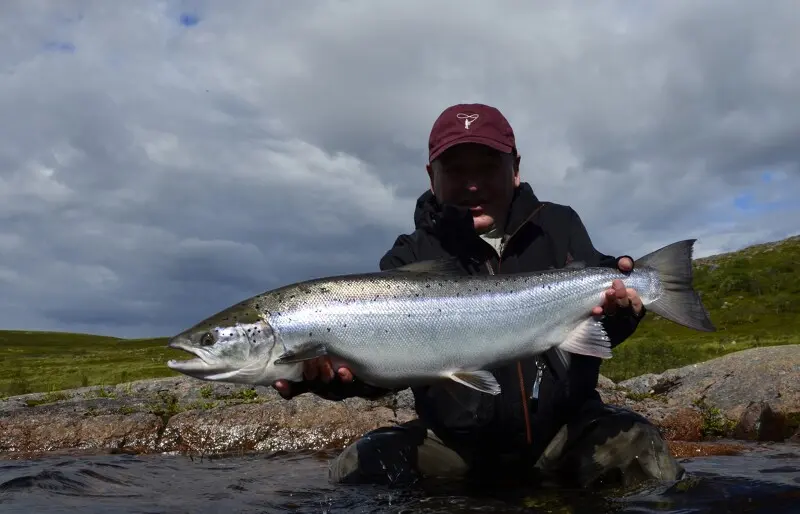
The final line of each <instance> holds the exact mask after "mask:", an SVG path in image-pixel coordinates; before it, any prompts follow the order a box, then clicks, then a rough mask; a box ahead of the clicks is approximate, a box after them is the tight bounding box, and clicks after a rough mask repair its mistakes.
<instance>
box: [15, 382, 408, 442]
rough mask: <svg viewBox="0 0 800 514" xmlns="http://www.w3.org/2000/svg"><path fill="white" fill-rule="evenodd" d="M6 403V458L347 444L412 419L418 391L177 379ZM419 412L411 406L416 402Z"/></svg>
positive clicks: (32, 397)
mask: <svg viewBox="0 0 800 514" xmlns="http://www.w3.org/2000/svg"><path fill="white" fill-rule="evenodd" d="M1 403H2V406H1V407H0V454H5V455H8V454H12V453H22V454H25V455H33V454H39V453H43V452H51V451H57V450H65V449H97V450H114V451H129V452H139V453H147V452H161V451H167V452H171V451H181V452H193V453H200V454H212V453H213V454H218V453H231V452H247V451H253V450H255V451H272V450H291V449H312V450H313V449H330V448H340V447H342V446H344V445H346V444H348V443H350V442H351V441H353V440H355V439H356V438H358V437H359V436H361V435H362V434H363V433H364V432H367V431H369V430H372V429H374V428H377V427H379V426H383V425H389V424H392V423H397V422H404V421H407V420H409V419H411V417H412V416H413V396H412V395H411V393H410V392H406V391H404V392H402V393H400V394H398V395H395V396H390V397H387V398H384V399H381V400H376V401H368V400H363V399H360V398H353V399H348V400H345V401H342V402H331V401H327V400H323V399H321V398H318V397H317V396H314V395H312V394H305V395H302V396H298V397H296V398H295V399H293V400H292V401H286V400H284V399H282V398H281V397H280V396H279V395H278V394H277V393H276V392H275V391H274V390H273V389H272V388H266V387H256V388H248V387H244V386H236V385H232V384H211V383H205V382H200V381H197V380H193V379H190V378H188V377H177V378H167V379H157V380H143V381H139V382H133V383H130V384H122V385H119V386H116V387H105V388H102V387H89V388H81V389H75V390H72V391H63V392H59V393H58V394H53V393H50V394H30V395H24V396H18V397H14V398H10V399H8V400H7V401H4V402H1ZM409 405H410V406H411V407H412V409H409V408H408V406H409Z"/></svg>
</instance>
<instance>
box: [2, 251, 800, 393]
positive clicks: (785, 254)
mask: <svg viewBox="0 0 800 514" xmlns="http://www.w3.org/2000/svg"><path fill="white" fill-rule="evenodd" d="M695 267H696V277H695V281H696V285H697V289H698V291H700V293H701V294H702V296H703V301H704V303H705V305H706V307H707V308H708V309H709V311H710V313H711V319H712V321H713V322H714V324H715V325H716V326H717V329H718V331H717V332H715V333H702V332H696V331H694V330H690V329H687V328H684V327H681V326H678V325H675V324H674V323H671V322H668V321H666V320H663V319H658V317H657V316H654V315H652V314H650V315H648V317H647V318H645V320H644V321H643V322H642V323H641V325H640V327H639V329H638V330H637V332H636V334H634V336H633V337H631V338H630V339H628V340H627V341H625V343H623V344H622V345H621V346H619V347H618V348H617V349H616V350H615V352H614V358H613V359H610V360H608V361H606V362H604V363H603V366H602V369H601V371H602V373H603V374H605V375H606V376H608V377H609V378H611V379H612V380H615V381H618V380H622V379H625V378H629V377H632V376H636V375H640V374H642V373H648V372H654V373H657V372H661V371H663V370H665V369H668V368H672V367H677V366H683V365H686V364H691V363H694V362H700V361H704V360H708V359H712V358H714V357H719V356H721V355H724V354H726V353H730V352H734V351H737V350H744V349H747V348H752V347H755V346H770V345H777V344H792V343H795V344H796V343H800V237H793V238H789V239H785V240H783V241H778V242H774V243H767V244H762V245H757V246H752V247H749V248H745V249H743V250H740V251H737V252H732V253H728V254H722V255H717V256H713V257H708V258H704V259H698V260H696V261H695ZM165 343H166V339H165V338H157V339H141V340H129V339H118V338H113V337H103V336H95V335H86V334H70V333H58V332H29V331H0V369H2V371H3V372H2V373H1V374H0V397H2V396H8V395H14V394H24V393H28V392H40V391H53V390H59V389H67V388H73V387H82V386H90V385H110V384H116V383H120V382H127V381H129V380H138V379H142V378H155V377H163V376H173V375H176V373H175V372H172V371H171V370H170V369H168V368H167V367H166V361H167V360H168V359H170V358H175V357H177V358H185V356H186V355H185V354H184V353H183V352H179V351H177V350H170V349H168V348H166V347H165Z"/></svg>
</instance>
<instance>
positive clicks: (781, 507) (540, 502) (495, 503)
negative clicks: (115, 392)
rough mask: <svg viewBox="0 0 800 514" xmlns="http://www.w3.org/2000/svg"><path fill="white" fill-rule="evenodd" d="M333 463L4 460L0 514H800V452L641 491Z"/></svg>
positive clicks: (703, 471)
mask: <svg viewBox="0 0 800 514" xmlns="http://www.w3.org/2000/svg"><path fill="white" fill-rule="evenodd" d="M334 455H335V453H331V452H323V453H308V452H304V453H293V454H286V453H282V454H274V455H255V456H253V455H250V456H237V457H225V458H218V459H212V460H209V459H208V458H204V459H200V458H197V457H194V458H192V457H188V456H177V455H136V456H134V455H95V456H86V457H83V456H57V457H46V458H40V459H32V460H4V461H0V512H3V513H8V514H11V513H17V512H19V513H26V512H48V513H50V512H71V513H75V512H80V513H99V512H120V513H122V512H131V513H133V512H136V513H151V512H152V513H156V512H176V513H177V512H196V513H199V512H224V513H226V514H232V513H236V512H319V513H333V512H352V513H359V512H363V513H367V512H369V513H372V512H418V513H461V512H571V513H578V512H592V513H605V512H618V513H650V512H652V513H655V512H658V513H662V514H663V513H671V514H677V513H681V514H684V513H723V512H748V513H761V512H763V513H768V514H783V513H800V447H798V446H797V445H794V446H790V445H776V446H774V447H772V448H770V449H767V450H764V451H760V452H757V453H752V454H747V455H743V456H735V457H730V456H728V457H699V458H696V459H693V460H691V461H689V460H685V461H683V465H684V466H685V467H686V468H687V470H688V471H689V477H688V478H687V479H684V480H682V481H681V482H679V483H677V484H669V485H666V486H665V485H657V486H656V485H650V486H643V487H639V488H638V489H637V490H635V491H626V492H624V493H623V492H621V491H616V492H612V493H609V492H588V491H583V492H581V491H538V492H537V491H534V490H527V491H520V490H504V491H494V492H493V493H492V494H491V496H489V495H488V494H487V493H485V492H484V493H477V492H475V491H465V490H461V488H460V487H459V486H452V485H451V486H447V487H445V486H442V485H430V484H428V485H424V484H423V485H420V484H418V485H416V486H412V487H404V488H392V487H378V486H374V487H373V486H333V485H331V484H329V483H328V482H327V478H326V473H327V463H328V460H329V459H330V458H332V457H333V456H334Z"/></svg>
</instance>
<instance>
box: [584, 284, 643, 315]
mask: <svg viewBox="0 0 800 514" xmlns="http://www.w3.org/2000/svg"><path fill="white" fill-rule="evenodd" d="M629 306H630V307H633V311H634V312H635V313H636V314H637V315H638V314H639V313H640V312H641V310H642V299H641V298H640V297H639V293H638V292H637V291H636V290H635V289H633V288H630V287H628V288H626V287H625V284H624V283H623V282H622V280H614V281H613V282H612V283H611V287H610V288H609V289H606V290H605V292H604V293H603V301H602V303H601V304H600V305H598V306H597V307H595V308H593V309H592V315H593V316H599V315H601V314H606V315H610V314H613V313H614V312H616V310H617V309H618V308H623V309H625V308H627V307H629Z"/></svg>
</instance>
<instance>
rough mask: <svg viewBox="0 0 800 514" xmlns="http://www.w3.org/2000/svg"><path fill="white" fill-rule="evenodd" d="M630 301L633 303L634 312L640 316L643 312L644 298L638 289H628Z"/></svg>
mask: <svg viewBox="0 0 800 514" xmlns="http://www.w3.org/2000/svg"><path fill="white" fill-rule="evenodd" d="M628 299H629V300H630V302H631V307H633V312H634V313H636V315H637V316H638V315H639V314H640V313H641V312H642V307H643V304H642V298H641V297H640V296H639V293H638V292H637V291H636V289H632V288H630V287H629V288H628Z"/></svg>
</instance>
